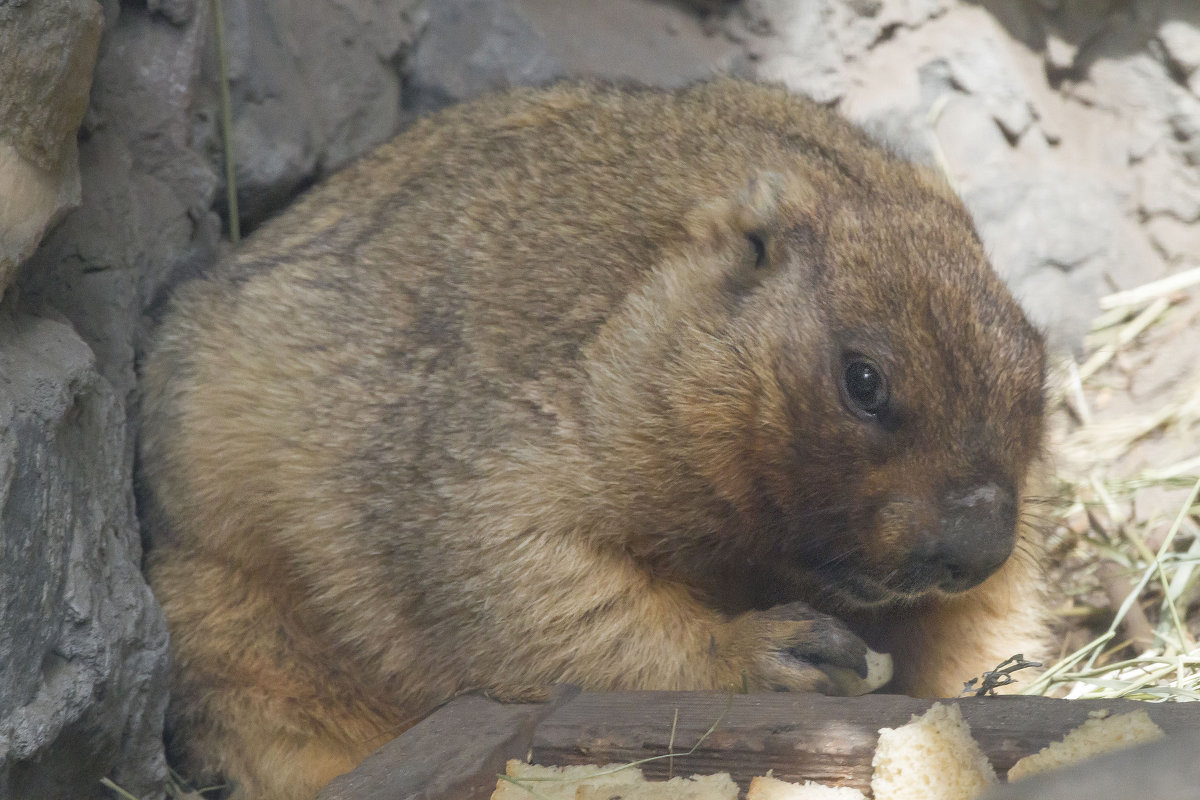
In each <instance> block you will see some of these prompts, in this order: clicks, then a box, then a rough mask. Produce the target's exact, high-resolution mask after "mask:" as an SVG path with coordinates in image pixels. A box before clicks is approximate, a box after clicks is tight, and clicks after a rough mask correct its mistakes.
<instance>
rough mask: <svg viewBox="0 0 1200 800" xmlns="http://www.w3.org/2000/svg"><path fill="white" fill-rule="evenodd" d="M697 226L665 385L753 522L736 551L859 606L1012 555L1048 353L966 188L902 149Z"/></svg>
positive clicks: (699, 446)
mask: <svg viewBox="0 0 1200 800" xmlns="http://www.w3.org/2000/svg"><path fill="white" fill-rule="evenodd" d="M688 225H689V230H690V231H691V233H692V235H693V238H694V240H695V241H696V242H698V243H700V244H701V246H702V252H701V253H700V254H698V255H694V256H692V257H691V259H690V260H691V269H693V270H699V269H701V268H703V269H705V270H708V272H707V273H706V275H707V285H706V287H705V288H702V289H700V290H697V289H696V287H697V285H702V284H703V282H701V284H698V283H697V282H694V281H693V282H690V291H692V292H693V293H695V294H696V295H697V297H698V298H700V299H694V298H693V299H690V300H687V301H686V302H694V303H696V304H697V307H700V306H703V307H704V310H703V311H702V312H699V313H696V314H693V315H692V317H691V318H690V319H689V318H688V316H687V315H681V317H680V319H683V320H687V321H686V324H684V325H683V326H681V327H680V328H679V329H678V330H676V332H675V334H674V335H675V336H676V337H677V340H678V344H677V345H676V346H675V348H674V350H673V353H674V355H673V357H672V358H671V359H670V364H669V366H668V369H667V374H668V375H669V378H668V380H667V385H669V386H670V387H672V388H671V390H670V391H669V393H668V394H669V398H670V404H671V409H672V411H671V413H672V414H673V415H674V416H675V418H676V419H677V420H678V421H680V422H681V423H682V425H683V426H684V428H685V429H686V431H687V434H686V438H687V439H688V442H689V445H688V456H687V458H688V460H689V461H691V466H692V467H693V468H695V469H697V470H698V471H700V472H701V473H703V474H704V475H705V477H706V479H707V480H708V481H709V483H710V484H711V486H712V487H713V490H714V491H715V492H716V493H718V494H719V495H720V496H722V497H723V498H725V499H726V500H728V502H729V503H730V504H731V505H732V506H734V507H735V508H736V509H738V511H739V512H740V517H741V518H742V519H744V520H746V525H745V526H744V527H742V526H737V528H738V529H734V530H729V531H725V532H723V533H722V535H723V536H726V537H729V539H730V540H727V541H723V542H721V545H722V547H723V548H729V552H731V553H737V554H738V555H739V556H744V557H745V558H748V559H751V560H758V561H760V562H761V563H762V564H763V566H764V567H768V568H769V569H770V570H772V571H776V572H780V573H781V574H784V575H787V574H789V573H791V574H792V575H793V576H795V577H796V578H797V579H798V580H802V582H803V583H805V584H806V585H808V586H814V585H815V586H816V587H818V588H819V589H820V590H821V591H822V592H824V593H826V594H827V595H828V596H829V598H830V601H831V602H833V603H838V604H843V605H850V606H862V605H873V604H877V603H882V602H888V601H895V600H898V599H906V598H916V597H919V596H922V595H925V594H928V593H931V592H933V593H956V592H961V591H964V590H966V589H968V588H970V587H972V586H975V585H976V584H978V583H980V582H981V581H983V580H984V579H985V578H987V577H988V576H989V575H991V574H992V573H993V572H995V571H996V570H997V569H998V568H999V567H1000V566H1001V565H1002V564H1003V563H1004V562H1005V560H1006V559H1007V558H1008V557H1009V555H1010V553H1011V552H1012V550H1013V548H1014V544H1015V542H1016V539H1017V531H1018V515H1019V508H1020V500H1021V494H1022V492H1023V490H1024V483H1025V479H1026V475H1027V472H1028V471H1029V468H1030V465H1031V463H1032V462H1033V461H1034V459H1035V458H1036V457H1037V456H1038V455H1039V452H1040V447H1041V437H1042V415H1043V382H1044V377H1045V356H1044V351H1043V344H1042V339H1041V336H1040V335H1039V333H1038V332H1037V331H1036V330H1035V329H1034V328H1033V327H1032V326H1031V325H1030V324H1029V323H1028V321H1027V320H1026V319H1025V317H1024V315H1023V314H1022V312H1021V310H1020V309H1019V307H1018V306H1017V304H1016V302H1015V301H1014V300H1013V298H1012V297H1011V295H1010V294H1009V293H1008V291H1007V290H1006V288H1005V287H1004V286H1003V284H1002V283H1001V282H1000V280H999V279H998V278H997V276H996V275H995V273H994V272H993V271H992V269H991V268H990V266H989V265H988V263H987V260H986V257H985V255H984V251H983V248H982V246H981V244H980V242H979V239H978V237H977V236H976V234H975V232H974V228H973V226H972V223H971V220H970V218H969V217H968V215H967V212H966V211H965V209H964V208H963V206H962V205H961V203H960V202H959V201H958V200H957V198H955V197H954V196H953V194H952V193H951V192H950V190H949V189H948V188H946V187H945V186H943V185H942V184H940V183H939V182H938V180H937V179H936V178H935V177H934V176H931V175H929V174H927V173H925V172H923V171H922V170H921V169H919V168H916V167H913V166H910V165H907V164H903V163H898V162H892V161H890V160H889V161H888V164H887V169H886V170H883V171H880V170H879V168H878V165H876V167H875V168H874V169H873V170H872V174H871V175H870V179H869V180H867V179H866V178H863V179H862V180H858V179H857V177H856V176H855V175H854V174H847V168H845V167H844V166H841V165H832V166H829V168H828V169H825V170H816V171H814V170H813V169H812V165H811V163H807V162H806V164H805V165H804V167H803V169H797V170H796V172H795V173H794V174H793V173H788V172H787V171H786V170H785V171H782V172H774V173H763V174H760V175H758V176H756V177H755V178H753V179H752V180H751V181H750V183H749V185H748V187H746V188H745V189H744V190H742V191H741V192H740V193H736V194H735V196H734V197H733V198H731V199H729V200H726V201H719V202H716V203H711V204H708V205H706V206H704V207H702V208H701V209H699V210H698V211H697V212H696V213H694V214H693V215H692V216H691V217H690V218H689V223H688ZM739 538H744V539H746V541H739V540H738V539H739Z"/></svg>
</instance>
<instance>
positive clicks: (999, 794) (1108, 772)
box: [980, 732, 1200, 800]
mask: <svg viewBox="0 0 1200 800" xmlns="http://www.w3.org/2000/svg"><path fill="white" fill-rule="evenodd" d="M1197 750H1200V734H1197V733H1195V732H1191V733H1184V734H1178V735H1175V736H1172V737H1170V738H1168V739H1164V740H1163V741H1161V742H1153V743H1151V744H1146V745H1141V746H1140V747H1134V748H1130V749H1128V750H1122V751H1120V752H1116V753H1107V754H1105V755H1102V756H1099V757H1097V758H1094V759H1091V760H1090V761H1085V762H1084V763H1082V764H1077V765H1075V766H1071V767H1066V768H1064V769H1058V770H1053V771H1051V772H1047V773H1044V774H1041V775H1034V776H1032V777H1029V778H1026V779H1025V780H1022V781H1017V782H1015V783H1012V784H1008V785H1005V786H998V787H996V788H994V789H991V790H990V791H988V792H986V793H985V794H984V795H983V797H981V798H980V800H1095V798H1098V797H1103V798H1105V800H1145V798H1151V797H1152V798H1154V800H1193V798H1195V797H1196V787H1197V785H1200V760H1197V758H1196V752H1197Z"/></svg>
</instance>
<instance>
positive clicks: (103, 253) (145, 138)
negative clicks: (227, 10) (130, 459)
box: [20, 4, 220, 448]
mask: <svg viewBox="0 0 1200 800" xmlns="http://www.w3.org/2000/svg"><path fill="white" fill-rule="evenodd" d="M197 8H198V13H197V14H196V16H195V18H194V19H193V20H192V22H191V23H190V24H189V25H187V26H185V27H178V26H175V25H173V24H171V23H170V22H169V21H167V20H166V19H165V18H163V17H161V16H158V15H151V14H149V13H148V12H146V11H145V10H144V9H140V8H137V7H136V6H123V7H122V8H121V11H120V17H119V19H116V18H114V19H113V20H112V21H111V24H110V25H109V27H108V32H107V33H106V35H105V38H104V43H103V47H102V50H101V55H100V59H99V61H98V62H97V64H96V86H95V88H94V90H93V92H92V98H91V108H90V110H89V113H88V119H87V124H86V127H85V130H84V132H83V136H82V137H81V140H80V166H81V179H82V184H83V194H84V204H83V205H82V206H81V207H80V208H79V209H78V210H76V211H75V212H74V213H72V214H71V215H70V216H69V217H67V218H66V219H65V220H64V221H63V223H62V224H61V225H60V226H59V227H58V228H57V229H56V230H55V231H54V232H53V233H52V234H51V235H50V236H49V237H47V239H46V241H45V243H44V244H43V245H42V247H41V248H40V249H39V250H38V252H37V253H36V254H35V255H34V256H33V257H32V258H30V259H29V261H28V263H27V265H26V266H25V268H24V269H23V270H22V272H21V276H20V289H21V297H22V303H23V304H24V305H25V307H26V308H28V309H30V310H31V311H34V312H35V313H62V314H65V315H66V316H67V318H68V319H69V320H70V321H71V324H72V325H73V326H74V327H75V330H76V331H77V332H78V333H79V334H80V335H81V336H82V337H83V339H84V340H85V341H86V342H87V343H88V345H89V346H91V348H92V350H93V351H94V352H95V354H96V358H97V364H98V368H99V370H100V373H101V374H102V375H103V376H104V377H105V378H106V379H107V380H108V382H109V383H110V384H111V385H112V387H113V388H114V389H115V390H116V392H117V395H118V397H119V398H120V400H121V402H122V404H123V405H126V406H128V407H130V408H131V407H132V406H130V405H129V402H130V400H131V398H132V393H133V389H134V384H135V375H134V367H133V364H134V356H135V353H136V351H137V348H138V347H139V344H140V339H141V336H142V335H143V331H144V328H145V326H146V323H145V321H144V318H143V311H144V309H145V308H146V307H147V306H149V305H150V303H151V301H152V299H153V298H154V297H156V296H157V295H158V294H159V293H160V291H161V290H162V288H163V287H164V286H165V285H167V284H168V283H170V282H173V280H174V279H175V277H174V276H176V275H177V273H179V272H180V271H184V270H186V269H187V268H189V267H190V266H192V265H194V264H198V263H208V262H210V261H212V259H213V258H215V255H216V245H217V236H218V234H219V231H220V227H219V222H218V220H217V218H216V216H215V215H213V214H212V213H211V212H210V210H209V209H210V207H211V205H212V202H213V196H214V192H215V189H216V186H217V178H216V176H215V174H214V173H213V168H212V167H211V166H210V165H209V164H208V162H207V161H206V160H205V159H204V156H203V153H202V152H198V151H197V149H196V148H195V146H194V145H193V144H192V142H191V139H192V120H191V115H192V113H193V110H194V104H195V102H196V98H197V88H196V84H197V81H198V79H199V76H200V67H201V64H200V61H201V57H202V54H203V52H204V47H205V46H206V44H207V43H208V38H207V28H206V26H207V25H208V24H209V18H208V16H207V12H206V11H204V9H206V8H207V4H203V5H201V6H198V7H197ZM130 447H131V448H132V443H131V444H130Z"/></svg>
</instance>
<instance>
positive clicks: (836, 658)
mask: <svg viewBox="0 0 1200 800" xmlns="http://www.w3.org/2000/svg"><path fill="white" fill-rule="evenodd" d="M724 633H725V634H726V637H725V642H724V649H725V651H726V652H725V654H724V656H725V658H727V659H729V660H730V661H731V662H732V663H733V664H737V665H740V666H741V670H742V675H743V676H744V683H745V685H746V686H747V688H749V689H752V690H753V689H758V690H774V691H793V692H821V693H823V694H834V695H858V694H866V693H867V692H871V691H874V690H875V689H878V688H879V687H880V686H883V685H884V684H885V683H887V682H888V681H889V680H891V677H892V659H891V656H889V655H887V654H886V653H876V652H875V651H874V650H871V649H870V648H869V647H867V645H866V643H865V642H863V640H862V639H860V638H858V637H857V636H856V635H854V634H853V633H851V632H850V630H849V629H848V628H847V627H846V626H845V625H844V624H843V623H842V622H840V621H839V620H837V619H835V618H834V617H831V616H829V615H827V614H821V613H819V612H817V611H814V610H812V609H811V608H810V607H808V606H807V605H805V604H804V603H788V604H787V605H782V606H775V607H774V608H771V609H768V610H767V611H750V612H747V613H745V614H742V615H741V616H739V617H736V618H734V619H733V620H732V621H730V622H729V623H728V625H727V626H726V630H725V631H724ZM717 647H718V649H721V642H720V641H719V640H718V641H717Z"/></svg>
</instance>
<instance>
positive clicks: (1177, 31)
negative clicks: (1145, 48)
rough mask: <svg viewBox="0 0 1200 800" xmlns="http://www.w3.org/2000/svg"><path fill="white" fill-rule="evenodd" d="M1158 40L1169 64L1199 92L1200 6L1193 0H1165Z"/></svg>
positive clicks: (1187, 83)
mask: <svg viewBox="0 0 1200 800" xmlns="http://www.w3.org/2000/svg"><path fill="white" fill-rule="evenodd" d="M1161 13H1162V17H1163V19H1162V23H1161V24H1160V25H1159V27H1158V34H1157V39H1158V42H1159V44H1160V45H1162V48H1163V52H1164V55H1165V56H1166V59H1167V63H1168V64H1169V66H1170V67H1171V69H1172V70H1173V71H1174V72H1175V73H1176V76H1177V78H1178V79H1179V80H1180V81H1181V82H1183V83H1185V84H1186V85H1187V86H1188V87H1189V88H1190V89H1191V91H1192V93H1193V94H1200V5H1197V4H1196V3H1195V2H1194V0H1166V1H1165V2H1164V3H1163V4H1162V12H1161Z"/></svg>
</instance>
